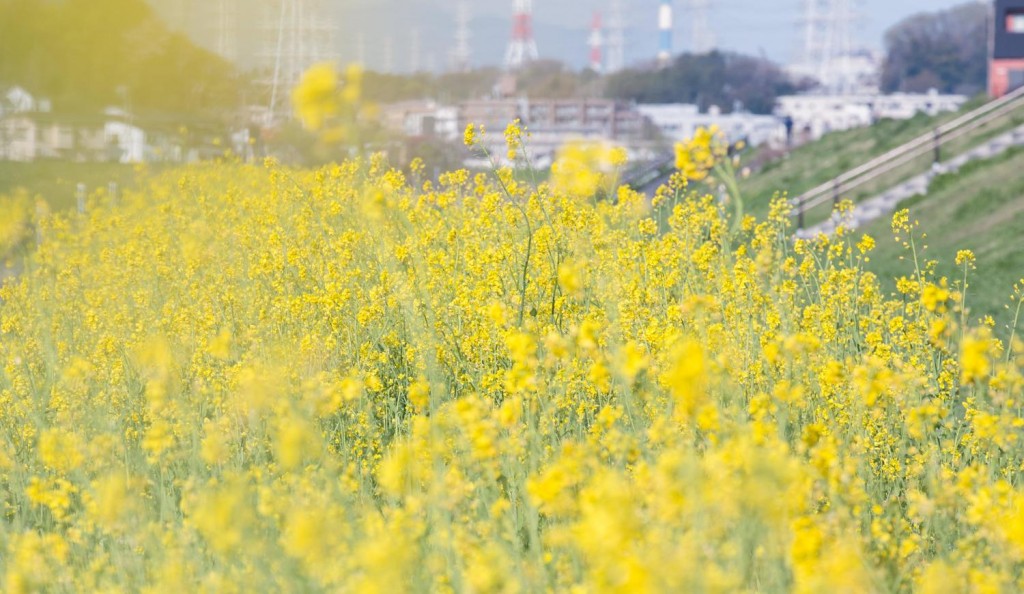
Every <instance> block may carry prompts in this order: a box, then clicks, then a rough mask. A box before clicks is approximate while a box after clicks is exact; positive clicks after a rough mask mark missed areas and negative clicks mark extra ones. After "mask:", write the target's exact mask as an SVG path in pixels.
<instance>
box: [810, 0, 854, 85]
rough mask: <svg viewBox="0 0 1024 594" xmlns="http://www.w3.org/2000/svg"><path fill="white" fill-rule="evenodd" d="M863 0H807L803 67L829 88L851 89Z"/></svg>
mask: <svg viewBox="0 0 1024 594" xmlns="http://www.w3.org/2000/svg"><path fill="white" fill-rule="evenodd" d="M859 3H860V0H804V15H803V27H804V33H803V51H802V52H801V54H802V55H801V68H802V70H804V71H805V72H806V73H807V74H810V75H811V76H813V77H814V78H816V79H817V80H818V82H819V83H820V84H821V85H822V87H824V88H825V89H826V90H828V91H829V92H832V93H841V94H842V93H849V92H851V91H852V90H853V87H854V84H855V81H854V80H853V79H854V78H855V77H854V76H853V73H852V72H851V58H852V57H853V54H854V51H855V50H856V49H857V48H856V47H855V41H854V29H855V28H856V27H857V25H858V24H859V23H860V20H861V13H860V11H859V10H858V5H859Z"/></svg>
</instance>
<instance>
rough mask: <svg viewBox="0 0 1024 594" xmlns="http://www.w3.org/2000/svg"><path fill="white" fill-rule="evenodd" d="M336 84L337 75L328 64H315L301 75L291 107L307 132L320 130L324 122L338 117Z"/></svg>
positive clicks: (332, 66)
mask: <svg viewBox="0 0 1024 594" xmlns="http://www.w3.org/2000/svg"><path fill="white" fill-rule="evenodd" d="M338 82H339V81H338V73H337V71H336V70H335V68H334V65H333V64H331V63H329V62H322V63H320V64H315V65H313V66H312V67H310V69H309V70H307V71H306V72H305V73H304V74H303V75H302V80H301V81H299V84H298V86H296V87H295V90H294V91H293V92H292V105H293V106H294V108H295V115H296V116H298V118H299V119H301V120H302V125H303V126H305V127H306V128H307V129H308V130H313V131H317V130H320V129H321V128H322V127H323V125H324V122H325V121H327V120H328V119H330V118H333V117H335V116H337V115H338V111H339V109H340V107H341V101H340V97H339V96H338Z"/></svg>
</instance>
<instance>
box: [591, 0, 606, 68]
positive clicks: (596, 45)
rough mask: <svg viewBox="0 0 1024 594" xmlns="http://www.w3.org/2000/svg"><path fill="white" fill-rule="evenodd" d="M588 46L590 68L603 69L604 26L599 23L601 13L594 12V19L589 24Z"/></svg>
mask: <svg viewBox="0 0 1024 594" xmlns="http://www.w3.org/2000/svg"><path fill="white" fill-rule="evenodd" d="M587 45H589V46H590V69H591V70H593V71H594V72H603V71H604V26H603V25H602V24H601V13H600V12H595V13H594V20H593V21H591V24H590V38H589V39H588V40H587Z"/></svg>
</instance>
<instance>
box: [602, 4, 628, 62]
mask: <svg viewBox="0 0 1024 594" xmlns="http://www.w3.org/2000/svg"><path fill="white" fill-rule="evenodd" d="M622 3H623V0H611V6H610V8H609V10H608V51H607V54H608V55H607V62H606V64H605V69H606V70H607V71H608V72H618V71H619V70H622V69H623V68H625V66H626V16H625V13H624V11H623V9H622Z"/></svg>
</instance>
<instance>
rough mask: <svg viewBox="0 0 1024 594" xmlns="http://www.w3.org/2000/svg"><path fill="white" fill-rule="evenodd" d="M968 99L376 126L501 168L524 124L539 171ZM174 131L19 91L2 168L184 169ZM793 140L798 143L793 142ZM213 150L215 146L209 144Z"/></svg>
mask: <svg viewBox="0 0 1024 594" xmlns="http://www.w3.org/2000/svg"><path fill="white" fill-rule="evenodd" d="M966 100H967V98H966V97H963V96H960V95H940V94H938V93H935V92H932V93H927V94H918V95H912V94H894V95H880V94H868V93H866V94H862V95H821V94H817V95H816V94H808V95H794V96H788V97H780V98H779V99H778V103H777V107H776V111H775V114H774V115H756V114H750V113H745V112H732V113H723V112H722V111H721V110H719V109H718V108H716V107H712V108H711V109H708V110H706V111H701V110H700V109H699V108H698V107H697V106H696V105H687V104H661V105H637V104H632V103H626V102H622V101H614V100H609V99H595V98H577V99H535V98H526V97H520V98H501V99H480V100H473V101H465V102H462V103H460V104H458V105H442V104H438V103H436V102H434V101H429V100H424V101H408V102H402V103H394V104H390V105H386V106H383V108H382V109H381V120H380V123H381V125H382V126H383V127H384V128H386V129H387V130H389V131H391V132H392V133H394V134H396V135H398V136H402V137H406V138H438V139H441V140H443V141H448V142H453V143H457V142H459V141H460V140H461V137H462V133H463V131H464V130H465V128H466V126H467V125H468V124H470V123H473V124H476V125H478V126H483V127H484V129H485V130H486V133H485V134H484V135H483V138H482V139H481V140H482V143H483V145H484V146H485V147H486V148H487V149H488V150H489V152H490V153H491V154H492V155H494V156H496V157H497V158H499V159H500V157H501V155H504V154H505V150H504V144H505V138H504V130H505V127H506V126H507V125H508V123H509V122H511V121H513V120H516V119H518V120H520V121H521V122H522V123H523V124H524V125H525V126H526V127H527V128H528V130H529V131H530V138H529V145H530V152H531V154H532V155H533V156H534V158H535V159H536V160H537V164H538V165H541V166H543V164H544V163H545V162H547V161H548V160H550V159H551V158H553V156H554V154H555V152H556V151H557V150H558V149H559V148H560V147H562V146H563V145H565V143H566V142H568V141H570V140H601V141H611V142H615V143H617V144H620V145H623V146H626V147H628V148H630V149H632V150H634V151H637V152H644V151H652V150H654V151H657V150H658V149H659V146H660V147H661V148H662V149H663V148H664V146H663V145H664V143H666V142H677V141H680V140H684V139H687V138H691V137H693V135H694V133H695V132H696V130H697V129H698V128H701V127H709V126H713V125H714V126H718V127H719V128H720V129H722V130H723V131H724V132H725V134H726V135H727V136H728V137H729V138H730V139H734V140H741V139H742V140H745V141H746V142H747V143H748V144H750V145H761V144H769V145H772V146H777V147H778V146H785V145H787V144H789V143H791V142H793V141H796V142H803V141H808V140H813V139H816V138H819V137H820V136H822V135H824V134H825V133H827V132H830V131H834V130H846V129H850V128H854V127H860V126H867V125H870V124H872V123H873V122H875V121H877V120H880V119H883V118H893V119H906V118H910V117H913V116H914V115H915V114H918V113H925V114H928V115H936V114H938V113H941V112H945V111H954V110H957V109H959V108H960V107H961V106H962V105H963V104H964V102H965V101H966ZM180 128H181V126H180V124H179V123H177V122H173V121H168V122H163V125H162V126H148V127H146V129H143V127H142V126H140V125H138V124H137V122H136V121H135V119H134V118H133V117H132V115H131V114H129V113H127V112H126V111H124V110H122V109H119V108H108V109H106V110H103V111H102V112H99V113H95V114H79V115H68V114H61V115H60V116H58V115H56V114H54V113H52V111H51V109H50V105H49V102H47V101H44V100H36V99H35V98H33V97H32V96H31V94H29V93H27V92H26V91H25V90H24V89H21V88H17V87H15V88H13V89H9V90H8V91H7V92H6V93H4V94H3V95H0V160H8V161H34V160H36V159H64V160H76V161H111V162H122V163H139V162H152V161H175V162H179V161H189V160H195V159H197V158H201V157H202V156H203V154H202V153H201V150H200V149H197V148H195V143H193V144H192V148H189V146H190V145H189V143H188V142H185V141H183V137H182V134H181V132H180V131H179V130H180ZM794 135H795V136H796V137H795V138H794ZM261 136H262V133H261V131H260V130H258V129H256V128H253V127H241V128H239V130H237V131H235V132H234V133H227V134H226V135H225V144H226V145H227V146H223V147H222V148H221V147H218V148H213V146H210V147H207V148H208V149H209V151H213V152H217V153H219V152H222V151H223V149H224V148H231V149H232V150H234V151H235V153H236V154H239V155H246V154H249V153H254V151H258V149H257V148H254V147H255V146H256V145H258V144H260V143H261V142H262V138H261ZM207 144H212V143H207Z"/></svg>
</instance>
